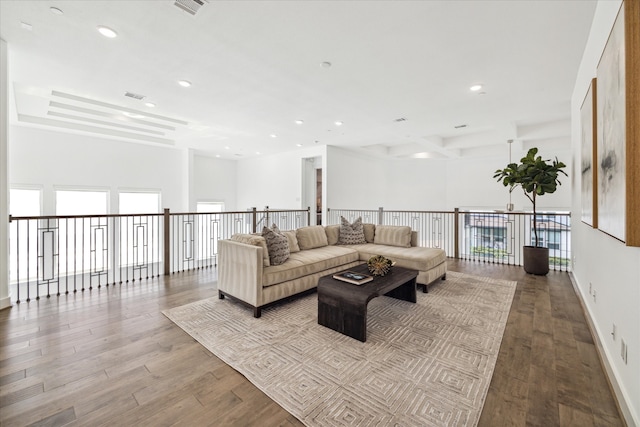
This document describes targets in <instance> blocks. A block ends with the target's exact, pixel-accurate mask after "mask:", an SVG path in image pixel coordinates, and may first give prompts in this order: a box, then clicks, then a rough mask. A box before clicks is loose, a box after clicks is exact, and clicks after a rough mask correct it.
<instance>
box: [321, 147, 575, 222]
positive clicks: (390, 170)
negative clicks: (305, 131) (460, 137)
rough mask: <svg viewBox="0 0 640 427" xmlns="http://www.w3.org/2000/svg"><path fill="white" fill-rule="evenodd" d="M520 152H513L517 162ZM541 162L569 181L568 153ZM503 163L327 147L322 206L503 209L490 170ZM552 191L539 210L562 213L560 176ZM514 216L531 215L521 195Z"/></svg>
mask: <svg viewBox="0 0 640 427" xmlns="http://www.w3.org/2000/svg"><path fill="white" fill-rule="evenodd" d="M525 154H526V150H525V149H523V150H521V151H517V150H514V151H513V152H512V160H513V161H516V162H517V161H518V160H519V159H520V158H521V157H523V156H524V155H525ZM540 155H542V156H543V157H544V158H551V159H553V158H555V157H556V156H557V157H558V159H559V160H561V161H564V163H566V164H567V168H566V169H565V171H566V172H567V174H568V175H569V176H571V164H570V163H571V161H570V159H571V150H570V149H569V148H559V149H550V148H544V149H541V151H540ZM508 160H509V156H508V151H507V147H506V143H505V153H504V155H500V156H495V155H493V156H487V157H474V158H459V159H379V158H375V157H367V156H363V155H362V154H360V153H355V152H353V151H350V150H346V149H343V148H338V147H328V151H327V168H328V182H327V192H328V196H329V200H328V206H329V207H330V208H334V209H377V208H379V207H384V208H385V209H391V210H452V209H454V208H462V209H505V207H506V204H507V202H508V200H509V191H508V190H507V188H505V187H503V186H502V184H500V183H498V182H497V181H496V180H495V179H493V174H494V172H495V171H496V169H502V168H504V167H505V166H506V165H507V163H508ZM560 180H561V182H562V183H563V185H561V186H559V187H558V191H556V192H555V193H553V194H548V195H545V196H544V197H542V198H540V199H538V207H539V209H548V210H564V211H568V210H569V209H570V207H571V183H570V179H569V177H564V176H561V178H560ZM512 201H513V203H514V204H515V209H516V210H527V211H530V210H531V202H529V199H527V198H526V197H525V196H524V194H523V193H522V191H521V190H519V189H517V190H516V191H514V193H513V194H512Z"/></svg>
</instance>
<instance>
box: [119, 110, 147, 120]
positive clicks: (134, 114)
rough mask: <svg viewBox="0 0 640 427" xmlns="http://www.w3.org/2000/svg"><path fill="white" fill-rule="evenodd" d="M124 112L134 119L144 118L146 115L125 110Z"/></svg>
mask: <svg viewBox="0 0 640 427" xmlns="http://www.w3.org/2000/svg"><path fill="white" fill-rule="evenodd" d="M122 114H124V115H125V116H127V117H131V118H133V119H142V118H144V116H143V115H141V114H136V113H130V112H128V111H124V112H123V113H122Z"/></svg>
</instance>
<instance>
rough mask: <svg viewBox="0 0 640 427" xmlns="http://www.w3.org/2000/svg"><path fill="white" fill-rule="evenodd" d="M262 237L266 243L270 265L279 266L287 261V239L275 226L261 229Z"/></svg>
mask: <svg viewBox="0 0 640 427" xmlns="http://www.w3.org/2000/svg"><path fill="white" fill-rule="evenodd" d="M262 237H264V239H265V240H266V242H267V249H268V251H269V263H270V264H271V265H280V264H282V263H283V262H285V261H286V260H287V259H289V239H287V236H285V235H284V234H282V233H281V232H280V229H279V228H278V226H277V225H275V224H273V225H272V226H271V228H268V227H262Z"/></svg>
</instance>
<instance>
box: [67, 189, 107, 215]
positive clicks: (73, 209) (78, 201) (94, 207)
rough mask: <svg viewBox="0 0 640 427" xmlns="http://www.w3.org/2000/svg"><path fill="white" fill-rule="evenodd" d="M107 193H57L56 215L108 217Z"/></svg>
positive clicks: (74, 191) (68, 191)
mask: <svg viewBox="0 0 640 427" xmlns="http://www.w3.org/2000/svg"><path fill="white" fill-rule="evenodd" d="M108 194H109V193H108V192H106V191H80V190H58V191H56V215H106V214H108V213H109V211H108Z"/></svg>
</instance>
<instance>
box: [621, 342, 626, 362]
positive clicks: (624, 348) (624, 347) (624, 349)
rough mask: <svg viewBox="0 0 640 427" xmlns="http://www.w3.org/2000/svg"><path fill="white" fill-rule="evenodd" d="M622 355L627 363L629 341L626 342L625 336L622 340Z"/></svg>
mask: <svg viewBox="0 0 640 427" xmlns="http://www.w3.org/2000/svg"><path fill="white" fill-rule="evenodd" d="M620 342H621V344H620V356H622V360H623V361H624V364H625V365H626V364H627V343H626V342H624V338H623V339H621V340H620Z"/></svg>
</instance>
